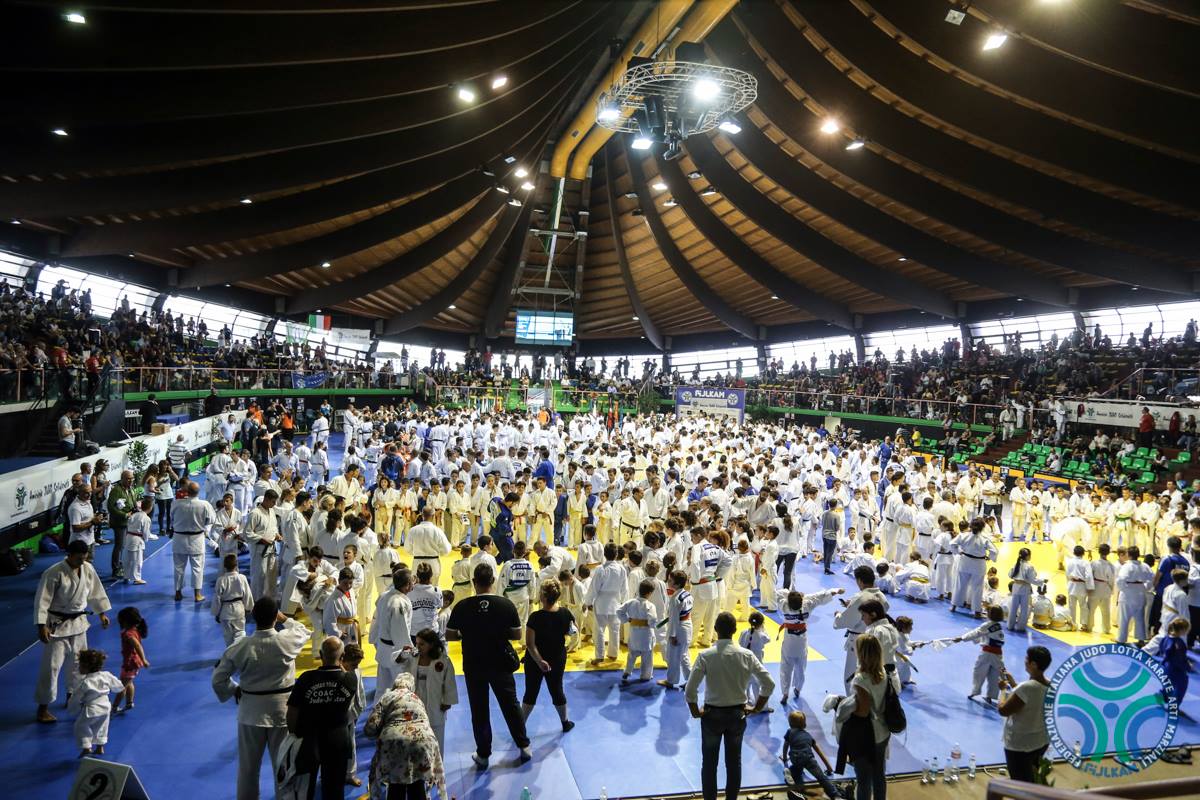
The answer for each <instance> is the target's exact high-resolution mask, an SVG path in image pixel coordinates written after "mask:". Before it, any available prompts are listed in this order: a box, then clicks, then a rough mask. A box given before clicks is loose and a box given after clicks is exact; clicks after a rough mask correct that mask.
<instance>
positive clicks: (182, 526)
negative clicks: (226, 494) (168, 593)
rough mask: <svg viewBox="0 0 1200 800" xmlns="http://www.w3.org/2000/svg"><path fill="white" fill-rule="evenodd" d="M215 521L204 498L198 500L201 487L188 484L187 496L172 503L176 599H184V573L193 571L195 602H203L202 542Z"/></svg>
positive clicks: (210, 507) (172, 548) (210, 506)
mask: <svg viewBox="0 0 1200 800" xmlns="http://www.w3.org/2000/svg"><path fill="white" fill-rule="evenodd" d="M216 521H217V513H216V512H215V511H214V510H213V507H212V505H211V504H209V502H208V501H207V500H201V499H200V486H199V485H198V484H197V483H196V482H195V481H189V482H188V485H187V497H185V498H183V499H182V500H176V501H175V502H174V503H172V504H171V526H172V530H173V531H174V533H172V534H171V556H172V558H174V560H175V602H179V601H181V600H183V574H184V571H185V570H189V571H190V572H191V574H192V591H193V593H194V594H195V599H196V602H197V603H201V602H203V601H204V595H203V594H201V590H200V587H201V585H202V583H203V581H204V541H205V536H204V535H205V533H206V532H207V531H208V527H209V526H210V525H213V524H214V523H216Z"/></svg>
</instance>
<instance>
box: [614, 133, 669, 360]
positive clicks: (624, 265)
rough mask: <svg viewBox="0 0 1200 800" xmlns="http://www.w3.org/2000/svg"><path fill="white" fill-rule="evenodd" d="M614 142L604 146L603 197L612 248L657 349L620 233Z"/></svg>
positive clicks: (658, 340)
mask: <svg viewBox="0 0 1200 800" xmlns="http://www.w3.org/2000/svg"><path fill="white" fill-rule="evenodd" d="M614 147H615V144H614V143H613V141H612V140H611V139H610V140H609V141H608V142H606V143H605V146H604V190H605V197H606V198H607V199H608V213H609V220H610V222H611V223H612V229H613V230H612V237H613V248H614V251H615V252H616V255H617V267H618V268H619V269H620V270H621V280H622V281H623V282H624V284H625V291H626V293H627V294H628V295H629V304H630V305H631V306H632V307H633V313H634V315H636V316H637V318H638V324H639V325H641V327H642V331H643V332H644V333H645V334H646V339H647V340H648V341H649V342H650V343H651V344H652V345H654V346H655V347H656V348H658V349H659V350H662V349H663V336H662V333H660V332H659V328H658V326H657V325H656V324H655V323H654V320H653V319H652V318H651V316H650V312H649V311H648V310H647V309H646V304H645V303H643V302H642V297H641V295H640V294H639V293H638V289H637V283H636V282H635V281H634V280H633V270H631V269H630V267H629V257H628V255H627V253H626V252H625V237H624V235H623V234H622V233H621V220H620V217H619V215H618V210H617V189H616V186H615V176H614V172H615V170H614V169H613V157H612V151H613V149H614Z"/></svg>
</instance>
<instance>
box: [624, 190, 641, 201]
mask: <svg viewBox="0 0 1200 800" xmlns="http://www.w3.org/2000/svg"><path fill="white" fill-rule="evenodd" d="M625 199H626V200H637V199H638V194H637V192H626V193H625Z"/></svg>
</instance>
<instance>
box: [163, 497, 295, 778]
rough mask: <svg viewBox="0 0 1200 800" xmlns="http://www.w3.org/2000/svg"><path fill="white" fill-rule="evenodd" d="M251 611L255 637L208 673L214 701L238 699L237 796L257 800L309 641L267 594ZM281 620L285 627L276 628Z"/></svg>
mask: <svg viewBox="0 0 1200 800" xmlns="http://www.w3.org/2000/svg"><path fill="white" fill-rule="evenodd" d="M194 485H195V484H193V486H194ZM175 505H176V506H178V505H179V503H176V504H175ZM253 614H254V627H255V631H254V635H253V636H244V637H242V638H240V639H238V640H237V641H236V642H234V643H233V644H231V645H230V646H229V647H228V648H227V649H226V650H225V653H224V654H223V655H222V656H221V660H220V661H219V662H218V663H217V667H216V669H215V670H213V677H212V686H213V691H214V692H216V695H217V699H218V700H220V701H221V702H222V703H224V702H225V701H226V700H229V699H230V698H234V699H235V700H236V701H237V718H238V777H237V800H258V781H259V773H260V772H261V771H262V757H263V750H264V749H266V751H267V753H268V754H269V755H270V757H271V772H272V774H278V771H277V770H276V769H275V767H276V764H275V758H276V756H277V755H278V752H279V746H280V744H281V743H282V742H283V737H284V736H285V735H286V734H287V701H288V692H289V691H290V690H291V688H292V684H293V683H295V682H296V656H298V655H300V651H301V650H303V649H304V644H305V642H307V641H308V628H307V627H306V626H305V625H304V623H303V622H298V621H297V620H294V619H288V618H286V617H284V616H283V615H282V614H280V613H279V606H278V605H277V604H276V603H275V601H274V600H273V599H271V598H270V597H262V598H259V599H258V601H257V602H255V604H254V612H253ZM280 623H282V624H283V627H282V628H281V629H279V630H276V629H275V626H276V625H277V624H280ZM234 673H236V674H237V676H238V680H237V682H236V683H235V682H234V680H233V676H234Z"/></svg>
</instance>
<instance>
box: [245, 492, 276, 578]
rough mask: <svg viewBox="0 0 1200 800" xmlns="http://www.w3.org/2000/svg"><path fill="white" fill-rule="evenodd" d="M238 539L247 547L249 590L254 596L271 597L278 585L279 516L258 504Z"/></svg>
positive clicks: (247, 519) (272, 510) (247, 518)
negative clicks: (244, 541) (244, 542)
mask: <svg viewBox="0 0 1200 800" xmlns="http://www.w3.org/2000/svg"><path fill="white" fill-rule="evenodd" d="M242 536H243V537H244V538H245V539H246V543H247V544H248V545H249V547H250V589H251V591H253V592H254V596H255V597H274V596H275V587H276V586H277V585H278V583H279V554H278V550H277V544H276V543H277V542H278V541H279V538H280V537H279V517H278V516H276V514H275V509H273V508H271V509H266V508H263V507H262V506H261V505H257V506H255V507H254V510H252V511H251V512H250V515H249V516H248V517H246V527H245V528H244V530H243V531H242Z"/></svg>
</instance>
